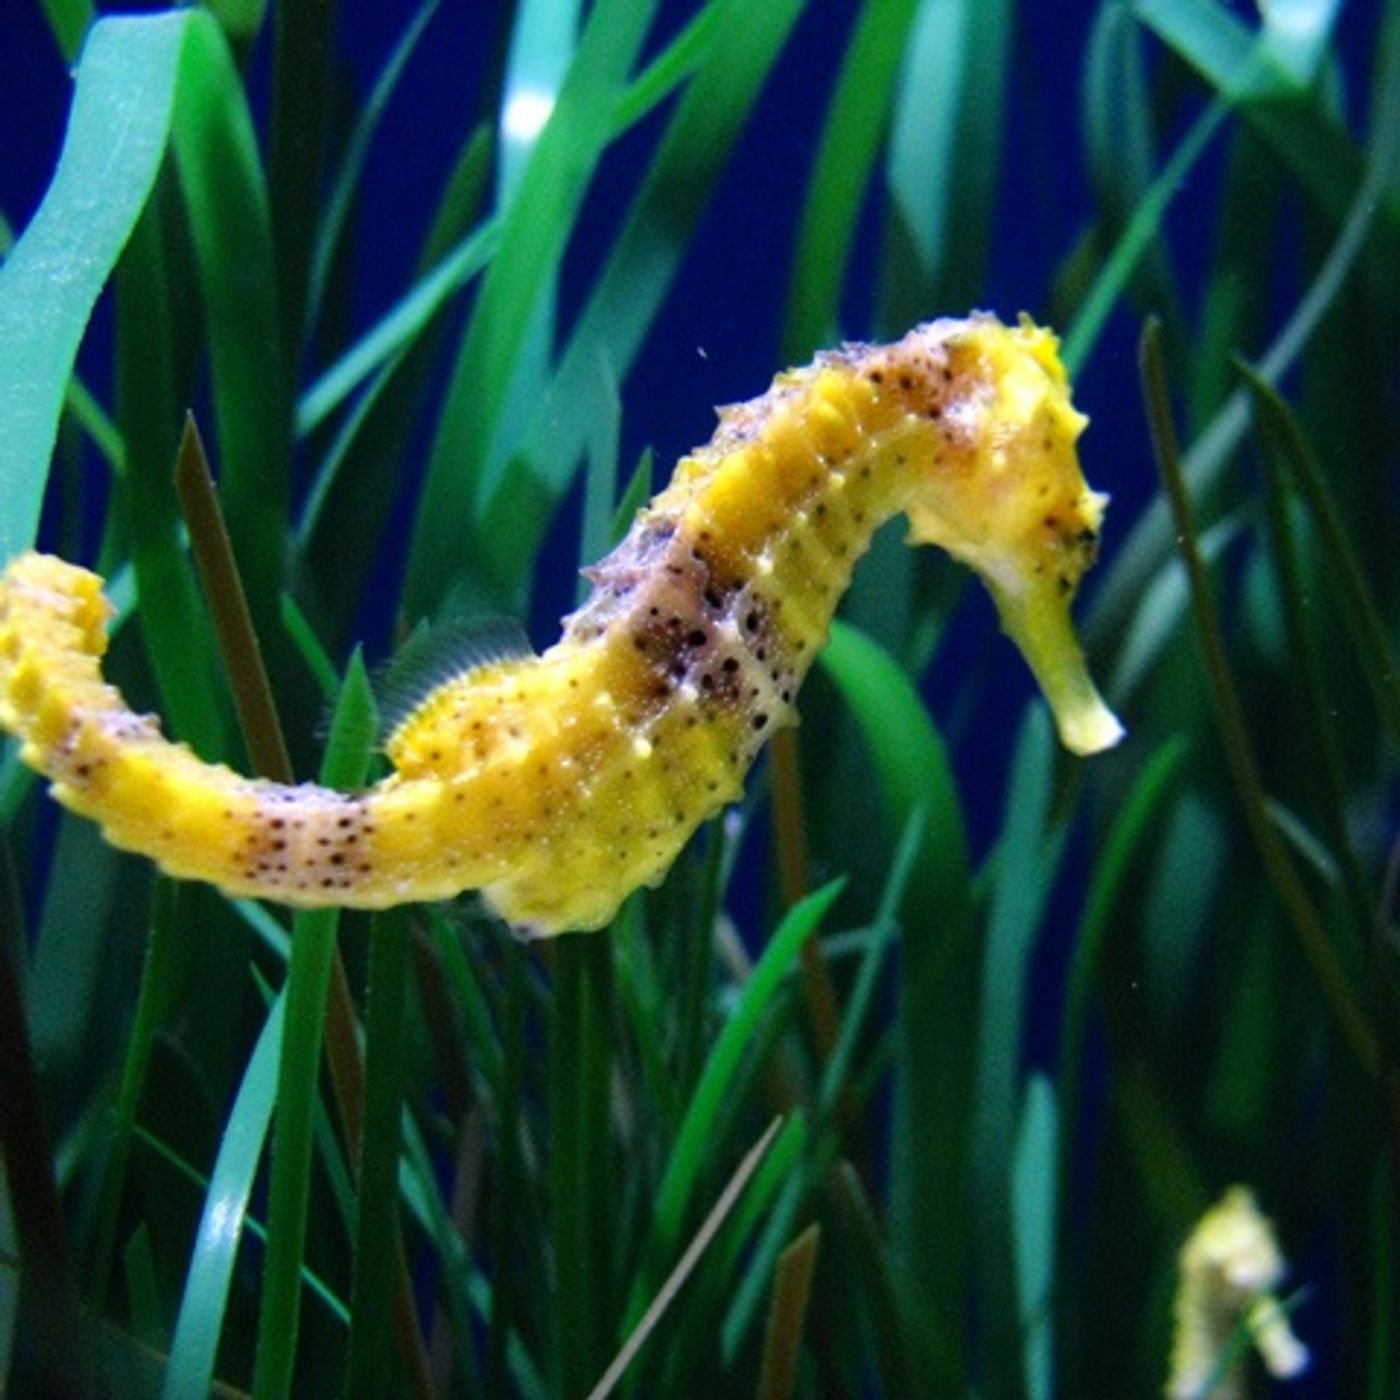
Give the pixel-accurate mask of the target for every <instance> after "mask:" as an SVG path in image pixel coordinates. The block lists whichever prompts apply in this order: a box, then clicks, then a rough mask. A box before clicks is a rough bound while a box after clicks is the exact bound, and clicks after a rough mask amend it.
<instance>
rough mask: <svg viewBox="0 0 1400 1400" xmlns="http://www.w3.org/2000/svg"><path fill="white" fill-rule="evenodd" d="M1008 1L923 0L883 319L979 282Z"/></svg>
mask: <svg viewBox="0 0 1400 1400" xmlns="http://www.w3.org/2000/svg"><path fill="white" fill-rule="evenodd" d="M1015 12H1016V10H1015V6H1014V5H1012V4H1010V3H1008V0H991V3H987V0H920V4H919V8H918V12H917V14H916V16H915V19H914V24H913V28H912V30H911V32H910V35H909V42H908V45H907V47H906V48H905V51H904V54H903V67H902V69H901V71H900V74H899V82H898V90H897V95H896V100H895V107H894V114H893V124H892V129H891V132H890V144H889V158H888V163H887V180H888V183H889V192H890V213H889V220H890V221H889V226H888V231H887V235H886V240H885V249H884V266H883V282H884V288H883V295H882V297H881V321H882V323H883V324H884V325H885V326H887V327H888V329H889V330H891V331H897V330H900V329H902V328H903V327H904V326H905V325H909V324H912V323H913V322H915V321H919V320H924V319H927V317H928V315H929V314H930V312H931V311H932V310H933V309H934V308H936V307H962V306H970V305H972V304H973V303H974V301H975V300H976V298H977V297H978V296H979V295H982V294H983V289H984V284H985V276H986V268H987V257H988V249H989V248H990V246H991V240H992V229H993V219H994V217H995V214H996V207H997V201H998V198H999V193H1000V190H1001V186H1002V178H1001V177H1002V170H1003V164H1002V161H1003V152H1002V143H1003V134H1004V130H1005V125H1006V111H1007V94H1008V91H1009V89H1010V84H1011V82H1012V72H1011V64H1012V37H1013V35H1012V30H1013V25H1014V22H1015V19H1014V17H1015Z"/></svg>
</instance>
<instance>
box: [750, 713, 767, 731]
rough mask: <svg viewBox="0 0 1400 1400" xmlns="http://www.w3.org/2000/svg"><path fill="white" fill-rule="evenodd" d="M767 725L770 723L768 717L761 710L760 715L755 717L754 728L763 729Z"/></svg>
mask: <svg viewBox="0 0 1400 1400" xmlns="http://www.w3.org/2000/svg"><path fill="white" fill-rule="evenodd" d="M767 723H768V716H767V715H765V714H764V713H763V712H762V711H761V710H760V711H759V713H758V714H756V715H755V716H754V717H753V727H754V728H755V729H762V728H763V727H764V726H765V725H766V724H767Z"/></svg>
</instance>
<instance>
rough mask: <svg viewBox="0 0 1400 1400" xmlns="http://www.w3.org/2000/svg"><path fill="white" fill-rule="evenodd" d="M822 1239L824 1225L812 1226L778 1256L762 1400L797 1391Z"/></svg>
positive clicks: (784, 1397) (761, 1378)
mask: <svg viewBox="0 0 1400 1400" xmlns="http://www.w3.org/2000/svg"><path fill="white" fill-rule="evenodd" d="M821 1235H822V1231H821V1226H820V1225H809V1226H808V1227H807V1228H806V1229H805V1230H804V1231H803V1232H802V1233H801V1234H800V1235H798V1237H797V1238H796V1239H795V1240H793V1242H792V1243H791V1244H790V1245H789V1246H788V1247H787V1248H786V1249H785V1250H784V1251H783V1252H782V1254H780V1255H779V1256H778V1270H777V1274H776V1276H775V1277H774V1279H773V1304H772V1308H771V1310H770V1312H769V1314H768V1331H767V1334H766V1335H765V1337H764V1339H763V1364H762V1369H761V1370H760V1371H759V1373H758V1390H757V1392H756V1394H757V1395H758V1397H759V1400H787V1398H788V1397H789V1396H791V1395H792V1394H793V1393H794V1392H795V1390H796V1387H797V1358H798V1352H799V1350H800V1348H801V1346H802V1327H803V1323H804V1322H805V1320H806V1316H807V1300H808V1298H809V1297H810V1296H811V1292H812V1274H813V1273H814V1272H815V1270H816V1267H817V1247H818V1246H819V1244H820V1243H821Z"/></svg>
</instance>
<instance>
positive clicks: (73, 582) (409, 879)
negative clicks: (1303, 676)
mask: <svg viewBox="0 0 1400 1400" xmlns="http://www.w3.org/2000/svg"><path fill="white" fill-rule="evenodd" d="M1084 423H1085V419H1084V418H1083V417H1082V415H1080V414H1079V413H1077V412H1076V411H1075V410H1074V408H1073V407H1072V406H1071V403H1070V399H1069V386H1068V383H1067V381H1066V377H1065V373H1064V370H1063V368H1062V366H1061V365H1060V362H1059V359H1058V357H1057V354H1056V342H1055V339H1054V337H1053V336H1052V335H1051V334H1050V333H1049V332H1048V331H1045V330H1043V329H1040V328H1038V327H1036V326H1034V325H1032V324H1031V323H1030V322H1029V321H1024V320H1023V322H1022V323H1021V324H1020V325H1019V326H1017V327H1014V328H1008V327H1005V326H1003V325H1002V324H1001V323H1000V322H998V321H997V320H996V319H995V318H993V317H990V316H973V317H971V318H970V319H967V320H940V321H935V322H932V323H929V324H927V325H923V326H920V327H918V328H916V329H915V330H913V331H911V332H910V333H909V334H908V335H907V336H905V337H904V338H903V339H902V340H900V341H898V342H896V343H894V344H892V345H886V346H873V345H848V346H846V347H844V348H842V349H840V350H837V351H834V352H831V353H829V354H826V355H822V356H820V357H818V359H817V360H816V361H815V363H813V364H812V365H810V366H808V367H806V368H804V369H800V370H795V371H791V372H788V373H786V374H782V375H779V376H778V378H777V379H776V380H775V381H774V382H773V385H772V387H771V388H770V389H769V390H768V392H767V393H766V394H764V395H763V396H762V397H761V398H758V399H755V400H753V401H751V402H749V403H745V404H741V405H738V406H736V407H731V408H728V409H724V410H722V411H721V413H720V423H719V427H718V430H717V431H716V433H715V435H714V437H713V439H712V440H711V441H710V442H709V443H708V444H707V445H706V446H705V447H702V448H699V449H697V450H696V451H695V452H694V453H692V454H691V455H689V456H687V457H685V458H683V459H682V460H681V462H680V463H679V464H678V466H677V468H676V471H675V475H674V477H673V479H672V481H671V483H670V485H669V486H668V487H667V488H666V489H665V490H664V491H662V493H661V494H660V495H658V496H657V497H656V498H655V499H654V500H653V501H652V502H651V504H650V505H649V506H648V507H646V508H645V509H644V510H642V511H641V512H639V513H638V516H637V518H636V521H635V522H634V524H633V526H632V528H631V530H630V532H629V533H628V535H627V536H626V538H625V539H624V540H623V541H622V543H621V544H620V545H619V546H618V547H617V548H616V549H615V550H614V551H613V552H612V553H611V554H610V555H609V556H608V557H607V558H606V559H604V560H603V561H602V562H601V563H599V564H597V565H595V566H594V567H593V568H591V569H589V570H587V571H586V573H587V577H588V578H589V580H590V581H591V583H592V593H591V595H590V597H589V598H588V600H587V601H586V602H585V603H584V605H583V606H582V607H581V608H580V609H579V610H578V611H577V612H575V613H574V614H573V615H572V616H570V617H569V618H567V619H566V620H565V623H564V631H563V636H562V638H561V640H560V641H559V642H558V643H557V644H556V645H555V646H553V647H551V648H550V649H549V650H548V651H547V652H545V653H544V654H543V655H542V656H528V657H513V658H504V659H499V660H493V661H489V662H486V663H485V664H478V665H472V666H470V667H469V668H467V669H465V670H463V671H462V672H461V673H460V674H457V675H455V676H452V677H450V678H449V679H447V680H445V681H443V682H442V683H440V684H438V685H436V686H434V687H433V688H432V689H431V690H429V692H428V693H427V694H425V695H424V696H423V697H422V699H421V701H420V702H419V703H418V704H417V705H416V706H414V707H413V708H412V709H411V711H410V713H408V715H407V717H406V718H405V719H404V720H403V721H402V722H401V723H400V724H399V725H398V726H397V728H396V729H395V730H394V731H393V733H392V734H391V735H390V736H389V739H388V742H387V744H386V752H387V754H388V757H389V759H390V760H391V761H392V763H393V765H394V769H395V771H394V773H393V774H392V775H391V776H390V777H388V778H387V779H385V780H384V781H383V782H381V783H379V784H378V785H377V786H375V787H373V788H370V789H369V790H367V791H365V792H362V793H340V792H334V791H330V790H328V789H325V788H320V787H316V786H313V785H310V784H305V785H301V786H285V785H280V784H276V783H271V782H265V781H257V780H252V779H248V778H246V777H243V776H241V775H239V774H237V773H235V772H233V771H232V770H230V769H228V768H225V767H222V766H219V765H214V764H208V763H205V762H203V761H201V760H200V759H199V758H198V757H196V756H195V755H194V754H193V753H192V752H191V751H190V750H189V749H187V748H186V747H184V746H182V745H180V744H176V743H172V742H171V741H169V740H168V739H166V738H165V737H164V736H163V735H162V733H161V731H160V728H159V725H158V723H157V722H156V721H155V720H154V719H152V718H149V717H142V716H138V715H135V714H133V713H132V711H131V710H130V709H129V707H128V706H127V705H126V703H125V702H124V700H123V699H122V697H121V696H120V694H119V693H118V692H117V691H116V690H114V689H113V688H112V687H111V686H109V685H107V684H106V683H105V681H104V680H103V678H102V673H101V659H102V656H103V653H104V650H105V647H106V635H105V623H106V619H107V616H108V612H109V609H108V606H107V604H106V602H105V600H104V599H103V597H102V594H101V580H100V579H99V578H98V577H97V576H96V575H94V574H91V573H88V572H87V571H85V570H83V569H80V568H77V567H75V566H73V565H71V564H67V563H65V562H63V561H61V560H58V559H55V558H52V557H50V556H45V555H38V554H27V555H24V556H22V557H20V558H19V559H17V560H15V561H13V562H12V563H11V564H10V566H9V568H8V569H7V571H6V573H5V575H4V577H3V581H0V724H3V726H4V727H5V728H6V729H8V730H10V731H11V732H12V733H14V734H16V735H17V736H18V737H19V738H20V739H21V741H22V748H21V756H22V757H23V759H24V761H25V762H26V763H28V764H30V765H31V766H32V767H34V768H35V769H36V770H37V771H39V772H40V773H42V774H44V775H45V776H46V777H48V778H49V779H50V780H51V781H52V784H53V789H52V790H53V794H54V796H55V797H57V798H58V800H59V801H61V802H63V803H64V804H65V805H67V806H69V807H71V808H72V809H73V810H75V811H77V812H80V813H83V814H85V815H87V816H90V817H92V818H93V819H94V820H96V821H98V822H99V823H100V824H101V826H102V829H103V832H104V834H105V835H106V836H107V838H108V839H109V840H110V841H112V842H113V843H115V844H116V845H118V846H122V847H125V848H128V849H131V850H135V851H140V852H142V853H145V854H147V855H149V856H151V857H152V858H153V859H155V860H156V861H157V862H158V863H159V864H160V865H161V867H162V868H163V869H165V870H167V871H169V872H170V873H172V874H174V875H179V876H184V877H187V878H191V879H199V880H208V881H211V882H212V883H214V884H216V885H218V886H220V887H221V888H223V889H224V890H226V891H228V892H230V893H232V894H236V895H251V896H258V897H263V898H269V899H276V900H280V901H282V902H284V903H287V904H292V905H300V906H308V905H324V904H344V905H352V906H361V907H372V908H377V907H383V906H386V905H391V904H396V903H400V902H404V901H408V900H424V899H438V898H444V897H447V896H450V895H453V894H455V893H457V892H459V891H461V890H464V889H469V888H475V889H480V890H482V891H483V893H484V895H485V897H486V898H487V900H488V901H489V902H490V904H491V905H492V906H493V907H494V908H495V909H496V910H498V911H499V912H500V913H501V914H502V915H503V916H504V917H505V918H506V919H508V920H509V921H510V922H511V923H512V924H514V925H515V926H517V927H518V928H521V929H524V930H528V931H532V932H536V933H556V932H559V931H561V930H565V929H587V928H595V927H598V926H600V925H602V924H604V923H606V922H608V920H609V919H611V918H612V916H613V914H614V913H615V912H616V909H617V907H618V905H619V903H620V902H621V900H622V899H623V898H624V897H625V896H626V895H627V894H628V893H629V892H630V891H631V890H633V889H635V888H636V887H637V886H639V885H641V884H646V883H655V882H656V881H659V880H660V879H661V878H662V876H663V875H664V874H665V872H666V871H667V869H668V868H669V867H670V865H671V863H672V861H673V860H674V858H675V856H676V854H677V853H678V852H679V850H680V848H681V846H682V845H683V844H684V842H685V841H686V839H687V838H688V837H689V836H690V834H691V833H692V832H693V831H694V830H695V828H696V827H697V826H698V825H699V824H700V823H701V822H702V821H704V820H705V819H706V818H707V817H709V816H711V815H712V814H713V813H715V812H716V811H717V810H718V809H719V808H720V807H721V806H723V805H724V804H725V803H727V802H730V801H732V800H733V799H734V798H735V797H736V796H738V794H739V793H740V791H741V787H742V783H743V779H744V775H745V774H746V773H747V771H748V769H749V767H750V765H751V764H752V763H753V761H754V758H755V757H756V755H757V754H758V752H759V750H760V748H761V747H762V745H763V744H764V742H765V741H766V740H767V739H768V738H769V736H770V735H772V734H773V732H774V731H775V730H776V729H777V728H779V727H780V726H782V725H785V724H790V723H792V722H793V718H794V709H793V703H794V699H795V696H796V694H797V690H798V687H799V686H800V685H801V683H802V679H803V677H804V675H805V674H806V672H807V669H808V667H809V666H810V665H811V662H812V659H813V657H814V656H815V655H816V653H817V652H818V651H819V650H820V648H821V646H822V645H823V643H824V641H825V638H826V634H827V628H828V625H829V623H830V621H831V618H832V615H833V613H834V611H835V608H836V605H837V603H838V601H839V599H840V597H841V595H842V593H843V592H844V591H845V588H846V586H847V584H848V582H849V580H850V576H851V570H852V568H853V567H854V565H855V563H856V560H857V559H858V558H859V557H860V555H861V554H862V553H863V552H864V550H865V549H866V547H867V546H868V544H869V541H870V539H871V536H872V535H873V533H874V532H875V530H876V529H877V528H878V527H879V526H880V525H881V524H882V523H883V522H884V521H886V520H887V519H889V518H890V517H891V516H892V515H895V514H897V513H900V512H904V513H905V514H906V515H907V516H908V518H909V522H910V540H911V542H912V543H930V544H938V545H941V546H942V547H943V548H944V549H946V550H947V551H949V552H950V553H951V554H953V555H954V556H955V557H957V558H959V559H961V560H963V561H964V562H965V563H967V564H969V565H970V566H971V567H973V568H974V569H975V570H977V572H978V573H979V574H980V575H981V576H982V578H983V579H984V581H985V582H986V583H987V585H988V587H989V588H990V590H991V592H992V594H993V596H994V598H995V600H996V603H997V606H998V609H999V612H1000V615H1001V619H1002V623H1003V626H1004V627H1005V629H1006V631H1007V632H1008V633H1009V635H1010V636H1011V637H1012V639H1013V640H1014V641H1015V642H1016V643H1017V645H1018V646H1019V647H1020V648H1021V650H1022V652H1023V654H1024V655H1025V656H1026V659H1027V661H1028V662H1029V664H1030V666H1031V668H1032V670H1033V671H1034V672H1035V675H1036V677H1037V679H1038V681H1039V682H1040V685H1041V687H1042V689H1043V690H1044V692H1045V694H1046V697H1047V699H1048V701H1049V703H1050V705H1051V707H1052V709H1053V710H1054V712H1055V716H1056V720H1057V723H1058V726H1059V730H1060V734H1061V737H1062V739H1063V740H1064V742H1065V743H1066V744H1067V746H1068V747H1070V748H1071V749H1073V750H1075V751H1076V752H1080V753H1090V752H1093V751H1095V750H1097V749H1100V748H1103V747H1106V746H1107V745H1109V744H1112V743H1114V742H1115V741H1116V740H1117V738H1118V737H1119V735H1120V734H1121V732H1122V731H1121V728H1120V726H1119V725H1118V722H1117V720H1116V719H1114V717H1113V716H1112V715H1111V714H1110V713H1109V711H1108V710H1107V709H1106V708H1105V706H1104V705H1103V702H1102V701H1101V700H1100V699H1099V697H1098V695H1097V693H1096V692H1095V690H1094V687H1093V685H1092V682H1091V681H1090V680H1089V677H1088V674H1087V672H1086V670H1085V668H1084V665H1083V661H1082V658H1081V656H1080V652H1079V649H1078V646H1077V644H1076V642H1075V639H1074V636H1073V632H1072V629H1071V625H1070V621H1069V605H1070V601H1071V599H1072V598H1073V595H1074V592H1075V589H1076V586H1077V585H1078V582H1079V579H1080V576H1081V574H1082V573H1083V572H1084V570H1085V569H1086V568H1087V567H1088V566H1089V564H1090V563H1092V561H1093V558H1094V553H1095V550H1096V547H1097V542H1098V530H1099V524H1100V519H1101V516H1102V512H1103V505H1104V501H1105V498H1104V497H1103V496H1101V495H1098V494H1096V493H1094V492H1092V491H1090V490H1089V488H1088V487H1087V485H1086V484H1085V482H1084V478H1083V476H1082V474H1081V472H1080V468H1079V463H1078V458H1077V456H1076V452H1075V441H1076V439H1077V438H1078V436H1079V434H1080V432H1081V431H1082V429H1083V427H1084Z"/></svg>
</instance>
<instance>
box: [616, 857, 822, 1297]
mask: <svg viewBox="0 0 1400 1400" xmlns="http://www.w3.org/2000/svg"><path fill="white" fill-rule="evenodd" d="M843 884H844V881H843V880H833V881H832V882H831V883H830V884H828V885H825V886H823V888H821V889H819V890H817V891H815V892H814V893H812V894H810V895H808V896H807V898H806V899H804V900H803V901H802V902H801V903H800V904H797V905H794V907H793V908H792V909H791V910H789V912H788V914H787V916H786V917H785V918H784V919H783V921H782V923H781V924H780V925H779V926H778V928H777V930H776V931H775V932H774V934H773V936H772V938H770V939H769V941H768V945H767V947H765V948H764V950H763V956H762V957H761V958H760V959H759V960H758V962H757V963H756V964H755V965H754V969H753V974H752V975H751V976H750V977H749V979H748V981H747V982H746V983H745V984H744V986H743V989H742V991H741V992H740V994H739V999H738V1001H737V1002H736V1003H735V1006H734V1009H733V1011H732V1012H731V1013H730V1015H729V1018H728V1020H727V1021H726V1022H725V1024H724V1027H723V1029H722V1030H721V1031H720V1033H719V1036H718V1037H717V1038H716V1040H715V1042H714V1046H713V1048H712V1049H711V1051H710V1056H709V1059H708V1060H706V1062H705V1068H704V1071H703V1072H702V1073H701V1075H700V1080H699V1083H698V1084H697V1085H696V1087H695V1092H694V1094H693V1095H692V1097H691V1100H690V1106H689V1107H688V1108H687V1110H686V1114H685V1118H684V1119H683V1120H682V1123H681V1128H680V1131H679V1132H678V1133H677V1135H676V1141H675V1145H674V1146H673V1147H672V1149H671V1156H670V1159H669V1160H668V1162H667V1164H666V1171H665V1174H664V1175H663V1177H662V1179H661V1186H660V1188H659V1189H658V1191H657V1193H656V1218H655V1223H654V1225H653V1227H652V1237H651V1240H650V1242H649V1244H648V1253H647V1258H648V1260H649V1261H651V1262H650V1268H649V1270H648V1271H646V1272H644V1273H643V1274H642V1275H641V1276H640V1277H639V1278H638V1280H637V1282H636V1284H635V1285H634V1288H633V1292H632V1300H631V1304H630V1305H629V1307H628V1310H627V1311H628V1317H629V1319H632V1320H635V1319H636V1318H637V1317H638V1316H639V1314H640V1310H641V1300H642V1298H644V1297H645V1296H646V1293H647V1290H648V1289H649V1287H651V1286H653V1284H652V1282H651V1274H652V1273H655V1272H659V1269H660V1267H661V1266H662V1265H663V1264H664V1263H665V1261H666V1260H668V1259H669V1258H670V1257H671V1255H672V1252H673V1251H674V1249H675V1247H676V1243H677V1241H678V1240H679V1239H680V1235H681V1230H682V1228H683V1226H684V1224H685V1219H686V1215H687V1212H688V1210H689V1208H690V1203H691V1199H692V1197H693V1194H694V1191H695V1187H696V1186H697V1184H698V1183H699V1179H700V1175H701V1171H702V1170H703V1168H704V1167H705V1165H706V1163H707V1160H708V1154H707V1152H706V1149H707V1147H708V1146H709V1145H710V1144H712V1143H715V1142H717V1141H719V1140H720V1137H719V1134H720V1128H721V1124H722V1123H723V1122H724V1120H725V1117H726V1109H727V1107H728V1098H727V1096H728V1092H729V1086H730V1083H731V1081H732V1079H733V1077H734V1074H735V1072H736V1071H737V1069H738V1067H739V1061H740V1059H741V1057H742V1056H743V1054H744V1052H745V1050H746V1049H747V1048H748V1047H749V1045H750V1044H751V1043H752V1041H753V1039H754V1037H755V1036H756V1035H757V1033H758V1031H759V1028H760V1024H761V1022H762V1020H763V1018H764V1015H765V1013H766V1012H767V1010H768V1008H769V1006H770V1004H771V1003H772V1001H773V998H774V997H775V995H776V994H777V992H778V989H779V987H780V986H781V985H782V982H783V979H784V978H785V977H786V975H787V973H788V972H789V971H790V970H791V968H792V965H793V963H794V961H795V959H796V958H797V956H798V954H799V952H800V951H801V948H802V944H803V943H804V942H805V941H806V940H807V939H808V938H810V937H811V936H812V934H813V932H814V931H815V929H816V928H817V925H818V924H819V923H820V922H821V920H822V918H823V916H824V915H825V914H826V912H827V910H828V909H830V907H831V905H832V904H833V903H834V902H835V900H836V896H837V895H838V894H840V893H841V889H842V886H843Z"/></svg>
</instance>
